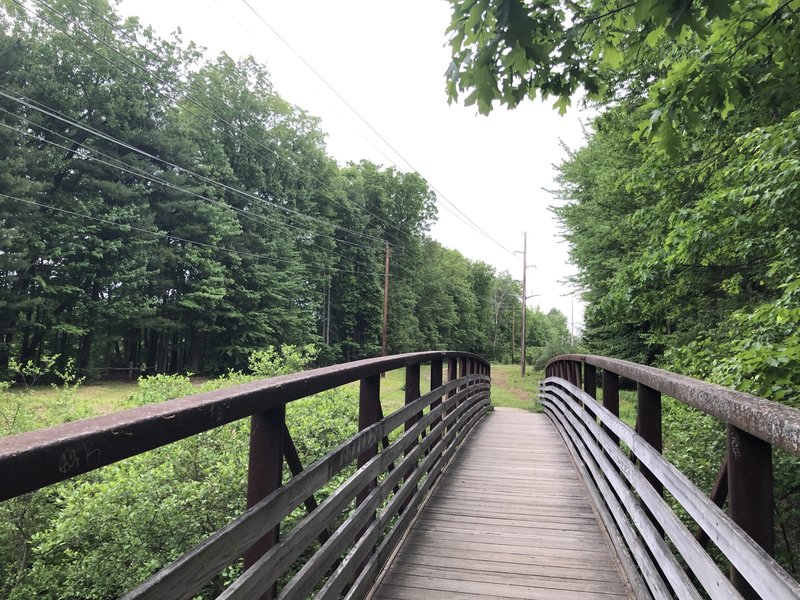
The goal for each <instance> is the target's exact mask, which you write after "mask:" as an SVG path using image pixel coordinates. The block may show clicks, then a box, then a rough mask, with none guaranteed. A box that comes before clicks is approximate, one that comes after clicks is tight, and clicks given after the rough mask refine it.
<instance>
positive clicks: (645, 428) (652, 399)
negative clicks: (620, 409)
mask: <svg viewBox="0 0 800 600" xmlns="http://www.w3.org/2000/svg"><path fill="white" fill-rule="evenodd" d="M636 411H637V412H636V422H637V424H638V431H639V435H641V436H642V437H643V438H644V440H645V441H646V442H647V443H648V444H650V445H651V446H652V447H653V448H654V449H655V450H657V451H658V452H662V451H663V450H664V443H663V438H662V432H661V392H659V391H658V390H654V389H653V388H651V387H648V386H646V385H644V384H642V383H637V384H636ZM639 471H641V473H642V475H644V476H645V479H647V481H648V482H649V483H650V485H651V486H653V489H654V490H655V491H656V493H657V494H658V495H660V496H662V497H663V496H664V485H663V484H662V483H661V482H660V481H659V480H658V477H656V476H655V475H654V474H653V473H652V472H650V469H648V468H647V467H645V466H644V465H643V464H641V463H640V464H639ZM647 512H648V514H650V511H647ZM650 520H651V521H653V524H654V525H655V526H656V529H657V530H658V531H659V532H661V534H662V535H663V534H664V530H663V528H662V527H661V525H660V524H659V523H658V522H657V520H656V519H655V517H653V515H652V514H650Z"/></svg>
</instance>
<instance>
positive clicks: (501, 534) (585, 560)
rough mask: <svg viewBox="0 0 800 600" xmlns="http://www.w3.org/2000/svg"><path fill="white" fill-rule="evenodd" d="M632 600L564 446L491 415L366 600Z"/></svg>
mask: <svg viewBox="0 0 800 600" xmlns="http://www.w3.org/2000/svg"><path fill="white" fill-rule="evenodd" d="M629 597H633V596H632V594H631V592H630V588H629V586H628V585H627V584H626V580H625V578H624V575H623V574H622V571H621V568H620V566H619V564H618V563H617V560H616V557H615V554H614V550H613V549H612V547H611V545H610V542H609V540H608V538H607V534H606V533H605V531H604V530H603V529H602V525H601V524H600V523H599V521H598V519H597V516H596V514H595V512H594V510H593V509H592V506H591V504H590V500H589V496H588V494H587V491H586V488H585V486H584V484H583V483H582V480H581V479H580V476H579V474H578V471H577V470H576V468H575V466H574V464H573V462H572V459H571V457H570V455H569V453H568V451H567V449H566V447H565V446H564V442H563V440H562V439H561V437H560V436H559V434H558V432H557V431H556V429H555V428H554V427H553V425H552V423H551V422H550V420H549V419H548V418H547V417H546V416H545V415H543V414H534V413H530V412H526V411H522V410H519V409H500V408H498V409H495V410H494V412H492V413H491V414H489V415H487V416H486V417H485V418H484V419H483V420H482V421H481V422H480V423H479V424H478V425H477V426H476V428H475V430H474V431H473V433H472V434H471V436H470V437H469V438H468V440H467V441H466V443H465V446H464V447H463V448H462V449H461V450H460V451H459V453H458V455H457V456H456V458H455V460H454V461H453V463H452V464H451V465H450V466H449V467H448V469H447V471H446V472H445V473H444V474H443V479H442V480H441V481H440V482H439V484H438V485H437V486H436V488H435V490H434V492H433V494H432V495H431V497H430V498H429V499H428V501H427V502H426V504H425V506H424V508H423V510H422V512H421V514H420V515H419V517H418V518H417V521H416V523H415V524H414V526H413V527H412V529H411V530H410V531H409V533H408V534H407V536H406V538H405V540H404V541H403V543H402V546H401V547H400V549H399V550H398V551H397V552H396V554H395V556H394V558H393V560H391V561H390V563H389V564H388V566H387V567H386V568H385V569H384V571H383V573H382V575H381V576H380V577H379V578H378V580H377V582H376V585H375V586H374V587H373V591H372V598H374V599H375V600H382V599H385V598H386V599H388V598H395V599H403V598H408V599H415V600H416V599H421V598H431V599H433V598H436V599H443V600H446V599H449V598H464V599H470V598H553V599H555V598H558V599H559V600H570V599H577V598H600V599H602V600H614V599H617V598H629Z"/></svg>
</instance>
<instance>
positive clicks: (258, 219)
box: [0, 108, 370, 264]
mask: <svg viewBox="0 0 800 600" xmlns="http://www.w3.org/2000/svg"><path fill="white" fill-rule="evenodd" d="M0 111H2V112H4V113H6V114H9V112H8V111H7V110H4V109H2V108H0ZM12 114H13V113H12ZM0 126H2V127H5V128H6V129H10V130H12V131H17V132H18V133H21V134H23V135H26V136H28V137H31V138H34V139H37V140H39V141H41V142H44V143H46V144H49V145H51V146H54V147H56V148H61V149H62V150H66V151H67V152H74V150H73V149H72V148H68V147H66V146H63V145H61V144H57V143H55V142H52V141H50V140H47V139H44V138H41V137H38V136H35V135H33V134H31V133H28V132H25V131H22V130H20V129H18V128H16V127H11V126H9V125H6V124H5V123H0ZM37 127H38V126H37ZM44 129H46V128H44ZM47 131H50V130H47ZM54 133H55V132H54ZM55 135H59V136H60V137H62V138H64V139H65V140H67V141H71V142H73V144H74V145H76V146H77V147H79V148H84V149H85V150H87V152H92V151H93V150H92V149H91V148H88V147H87V146H86V145H85V144H81V143H80V142H77V141H74V140H71V139H70V138H68V137H66V136H62V135H61V134H58V133H56V134H55ZM76 149H77V148H76ZM98 153H99V154H103V153H102V152H99V151H98ZM103 155H104V156H108V155H107V154H103ZM83 158H84V159H85V160H90V161H93V162H97V163H100V164H103V165H106V166H109V167H112V168H115V169H118V170H120V171H122V172H124V173H128V174H130V175H136V176H139V177H142V178H143V179H145V180H148V181H151V182H153V183H158V184H159V185H163V186H165V187H170V188H172V189H175V190H178V191H181V192H183V193H185V194H188V195H191V196H194V197H196V198H200V199H201V200H206V201H208V202H211V203H212V204H218V205H220V206H222V207H223V208H226V209H229V210H232V211H234V212H236V213H237V214H239V215H241V216H242V217H244V218H246V219H248V220H251V221H254V222H256V223H259V224H261V225H265V224H268V223H269V222H268V221H265V220H264V218H263V216H260V215H254V214H252V213H249V212H247V211H246V210H243V209H241V208H238V207H236V206H232V205H230V204H228V203H226V202H224V201H222V200H214V199H213V198H208V197H207V196H203V195H202V194H198V193H196V192H193V191H191V190H187V189H186V188H183V187H181V186H178V185H175V184H173V183H170V182H168V181H165V180H162V179H160V178H158V177H154V176H150V175H144V174H142V173H141V172H137V171H140V170H138V169H137V170H133V169H129V168H127V167H123V166H119V165H114V164H112V163H109V162H107V161H104V160H101V159H98V158H95V157H92V156H87V155H84V156H83ZM109 158H111V159H112V160H118V159H115V158H113V157H109ZM282 225H288V224H286V223H283V224H282ZM333 239H335V238H333ZM307 245H308V246H310V247H313V248H318V249H319V250H322V251H323V252H327V253H329V254H333V255H334V256H338V257H340V258H343V259H345V260H348V261H350V262H353V263H354V264H363V263H361V262H359V261H355V260H352V259H351V258H350V257H348V256H345V255H344V254H340V253H338V252H334V251H333V250H331V249H329V248H325V247H323V246H319V245H318V244H314V243H312V242H307ZM354 245H355V244H354ZM357 246H358V247H360V248H366V249H370V248H369V247H368V246H361V245H357Z"/></svg>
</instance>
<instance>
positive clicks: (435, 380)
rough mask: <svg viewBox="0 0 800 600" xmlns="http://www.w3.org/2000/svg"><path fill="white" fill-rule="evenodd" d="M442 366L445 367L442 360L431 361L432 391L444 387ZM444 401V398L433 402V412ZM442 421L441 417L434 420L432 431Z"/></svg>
mask: <svg viewBox="0 0 800 600" xmlns="http://www.w3.org/2000/svg"><path fill="white" fill-rule="evenodd" d="M442 366H443V361H442V360H441V359H439V360H432V361H431V391H433V390H435V389H436V388H438V387H441V385H442ZM448 372H449V370H448ZM442 400H443V398H437V399H436V400H434V401H433V402H431V408H430V409H431V410H433V409H435V408H436V407H437V406H439V405H440V404H441V403H442ZM441 420H442V418H441V417H439V418H438V419H434V420H433V422H432V423H431V426H430V429H431V430H432V429H433V428H434V427H436V426H437V425H438V424H439V423H440V422H441Z"/></svg>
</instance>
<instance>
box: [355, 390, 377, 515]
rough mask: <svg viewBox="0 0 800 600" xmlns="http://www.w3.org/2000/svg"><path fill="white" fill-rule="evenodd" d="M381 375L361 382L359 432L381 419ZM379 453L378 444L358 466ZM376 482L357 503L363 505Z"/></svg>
mask: <svg viewBox="0 0 800 600" xmlns="http://www.w3.org/2000/svg"><path fill="white" fill-rule="evenodd" d="M381 413H382V411H381V375H370V376H369V377H365V378H364V379H362V380H361V382H360V385H359V391H358V430H359V431H363V430H364V429H366V428H367V427H369V426H370V425H372V424H374V423H377V422H378V421H380V419H381ZM377 453H378V443H377V440H376V443H375V444H374V445H372V446H370V447H369V448H367V449H366V450H364V452H362V453H361V454H359V455H358V466H359V467H362V466H364V465H365V464H367V462H369V460H370V459H371V458H372V457H373V456H375V455H376V454H377ZM375 484H376V482H375V481H372V482H370V484H369V485H368V486H367V487H366V488H364V489H363V490H361V491H360V492H359V493H358V496H357V498H356V502H357V503H358V504H361V503H362V502H363V501H364V498H366V497H367V495H368V494H369V492H370V490H372V488H373V487H375Z"/></svg>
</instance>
